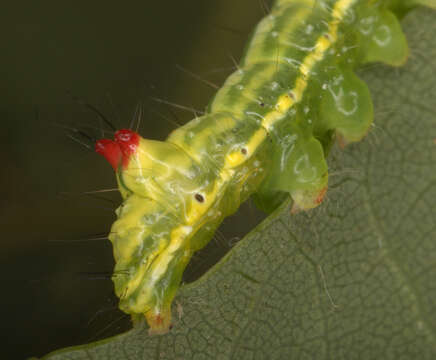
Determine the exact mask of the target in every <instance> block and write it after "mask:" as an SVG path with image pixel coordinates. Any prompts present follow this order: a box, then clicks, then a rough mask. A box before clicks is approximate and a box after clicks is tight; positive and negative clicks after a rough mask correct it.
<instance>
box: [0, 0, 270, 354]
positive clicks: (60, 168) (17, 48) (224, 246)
mask: <svg viewBox="0 0 436 360" xmlns="http://www.w3.org/2000/svg"><path fill="white" fill-rule="evenodd" d="M265 3H269V1H266V2H265V1H263V0H260V1H258V0H238V1H234V0H213V1H204V0H186V1H175V0H172V1H159V2H154V1H144V0H143V1H129V2H127V3H122V2H119V1H116V2H115V1H104V2H103V1H96V2H84V1H83V2H81V1H75V2H69V1H62V2H59V1H53V0H51V1H38V2H16V3H9V4H8V5H7V6H4V7H3V10H2V14H1V15H0V21H1V23H2V25H3V30H2V32H1V34H0V44H1V48H2V51H1V57H0V69H1V70H0V71H1V80H0V83H1V90H0V91H1V94H0V99H1V100H0V109H1V110H0V111H1V113H0V124H1V143H0V149H1V150H0V151H1V154H2V159H3V166H2V170H1V172H2V176H1V178H0V181H1V189H2V190H1V191H2V193H1V197H0V212H1V213H0V216H1V224H2V237H1V245H2V251H1V255H0V256H1V262H0V266H1V271H0V274H1V275H0V276H1V278H0V279H1V284H2V296H1V300H0V301H1V304H0V311H1V321H2V326H1V329H2V332H3V334H1V338H2V340H3V341H2V343H3V346H2V348H1V350H0V353H1V356H0V357H1V358H2V359H24V358H26V357H29V356H41V355H44V354H46V353H48V352H50V351H53V350H55V349H58V348H61V347H65V346H70V345H77V344H81V343H85V342H89V341H94V340H97V339H101V338H105V337H108V336H110V335H114V334H117V333H119V332H122V331H124V330H126V329H128V328H129V326H130V323H129V319H128V317H127V316H125V315H123V314H122V313H121V312H119V311H118V310H116V308H117V299H116V298H115V297H114V295H113V292H112V282H111V280H110V274H111V271H112V267H113V260H112V252H111V251H112V250H111V246H110V243H109V242H108V241H107V240H91V238H95V237H99V236H104V235H105V234H106V233H107V232H108V231H109V229H110V226H111V223H112V222H113V220H114V218H115V217H114V213H113V210H114V209H115V207H116V206H117V205H118V204H119V201H120V198H119V197H118V195H117V194H116V193H102V194H95V195H92V196H91V195H87V194H84V192H86V191H91V190H101V189H108V188H113V187H114V186H115V179H114V176H113V173H112V170H111V168H110V166H109V165H108V164H107V163H106V162H105V161H103V159H102V158H100V157H99V156H97V155H96V154H95V153H93V152H92V151H89V150H88V149H87V148H86V146H84V145H81V144H79V142H77V141H74V140H72V139H71V138H69V137H68V135H69V134H70V135H71V133H72V132H71V128H73V129H80V130H84V131H85V132H86V133H88V134H91V133H93V135H96V134H98V133H99V131H98V129H99V128H100V126H101V124H100V122H99V120H98V119H99V118H98V116H97V114H96V113H94V112H92V111H89V110H88V109H87V106H86V105H84V103H85V102H86V103H88V104H90V105H91V106H94V107H97V108H98V109H99V110H100V111H101V112H102V113H103V114H104V116H105V117H107V118H108V119H109V120H110V121H112V122H113V123H114V125H115V126H116V127H117V128H121V127H128V126H129V124H130V122H131V120H132V119H133V118H134V117H135V110H136V109H138V105H141V106H142V109H143V114H142V117H141V118H142V121H141V124H140V130H139V131H140V133H141V134H142V135H143V136H144V137H148V138H153V139H159V140H163V139H164V138H165V137H166V136H167V134H168V133H169V132H170V131H171V130H172V129H174V128H175V125H174V123H175V122H178V123H180V124H183V123H185V122H187V121H189V120H190V119H191V118H193V117H194V114H193V112H190V111H182V110H180V109H177V108H173V107H171V106H168V105H165V104H162V103H159V102H157V101H154V100H152V98H159V99H162V100H165V101H171V102H174V103H177V104H181V105H183V106H186V107H192V108H194V109H198V110H202V109H204V107H205V106H206V104H207V103H208V101H209V100H210V98H211V97H212V95H213V94H214V93H215V90H214V89H213V87H210V86H208V85H205V84H204V83H203V82H201V81H198V80H196V79H195V78H194V77H193V76H190V75H189V74H187V73H186V72H185V71H184V70H181V69H180V68H178V67H177V65H179V66H180V67H181V68H183V69H187V70H189V71H193V72H195V74H197V75H199V76H200V77H202V78H204V79H207V80H208V81H211V82H213V83H216V84H217V85H221V84H222V82H223V80H224V79H225V77H226V76H227V75H228V74H229V73H230V72H232V71H233V69H232V68H233V67H234V62H233V60H232V59H236V60H238V59H239V58H240V55H241V53H242V51H243V48H244V46H245V44H246V42H247V39H248V36H249V33H250V31H251V30H252V29H253V27H254V25H255V24H256V23H257V22H258V21H259V19H260V18H261V17H262V16H263V15H264V11H265V10H264V5H265ZM94 128H95V129H94ZM69 129H70V130H69ZM73 132H74V130H73ZM108 135H109V134H108ZM74 137H75V138H77V139H78V138H80V140H81V141H83V142H84V143H85V145H86V144H87V142H86V139H85V138H83V137H80V135H77V134H76V135H75V136H74ZM244 211H245V213H244V214H245V215H243V216H242V218H241V217H240V218H239V220H234V219H233V220H232V219H231V220H229V221H226V223H225V224H224V226H223V227H222V230H221V233H220V235H218V236H217V238H216V239H215V240H213V241H212V242H211V245H210V246H208V247H207V248H206V249H205V250H204V251H202V253H201V254H199V256H197V257H196V259H195V261H194V263H193V264H192V265H191V266H190V268H189V269H188V271H187V273H186V279H185V280H186V281H191V280H192V279H195V278H196V277H198V276H199V275H201V274H202V273H203V272H204V271H205V269H206V268H207V267H210V266H211V265H212V264H214V263H215V262H216V261H217V259H219V258H220V257H221V256H222V254H223V253H225V251H227V250H228V249H229V248H230V247H231V246H232V245H234V244H235V243H236V242H237V241H238V239H239V238H241V237H242V235H244V234H245V233H247V231H248V230H250V229H251V228H252V227H253V226H254V224H255V223H257V222H258V221H259V217H258V214H256V213H255V210H253V208H252V207H251V206H250V205H248V206H245V209H244Z"/></svg>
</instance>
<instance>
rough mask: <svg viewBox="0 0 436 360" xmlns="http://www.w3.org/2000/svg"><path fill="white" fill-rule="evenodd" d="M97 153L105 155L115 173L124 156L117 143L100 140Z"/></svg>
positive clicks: (96, 147) (96, 145)
mask: <svg viewBox="0 0 436 360" xmlns="http://www.w3.org/2000/svg"><path fill="white" fill-rule="evenodd" d="M95 151H96V152H97V153H98V154H101V155H103V156H104V157H105V158H106V160H107V161H108V162H109V164H111V166H112V167H113V168H114V170H115V171H117V170H118V166H119V165H120V162H121V159H122V155H123V154H122V152H121V148H120V146H119V145H118V144H117V143H116V142H115V141H113V140H109V139H100V140H98V141H97V142H96V143H95Z"/></svg>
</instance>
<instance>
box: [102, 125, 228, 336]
mask: <svg viewBox="0 0 436 360" xmlns="http://www.w3.org/2000/svg"><path fill="white" fill-rule="evenodd" d="M96 151H97V152H98V153H99V154H101V155H103V156H104V157H105V158H106V159H107V160H108V162H109V163H110V164H111V165H112V167H113V168H114V170H115V172H116V176H117V180H118V185H119V189H120V192H121V194H122V196H123V198H124V202H123V204H122V205H121V206H120V207H119V208H118V209H117V216H118V220H117V221H116V222H115V223H114V225H113V226H112V229H111V233H110V235H109V240H110V241H111V242H112V244H113V250H114V257H115V261H116V267H115V271H114V276H113V281H114V284H115V291H116V294H117V295H118V296H119V297H120V308H121V309H122V310H123V311H125V312H127V313H131V314H144V315H145V316H146V318H147V321H148V323H149V325H150V331H151V332H153V333H162V332H166V331H167V330H168V328H169V326H170V319H171V311H170V304H171V301H172V300H173V298H174V296H175V293H176V290H177V288H178V286H179V283H180V281H181V277H182V274H183V270H184V269H185V267H186V265H187V263H188V262H189V259H190V258H191V256H192V253H193V252H194V251H195V250H197V249H198V248H199V247H202V245H203V241H205V240H206V242H207V240H208V237H209V236H212V234H213V231H214V230H215V228H216V227H217V226H218V224H219V223H220V222H221V220H222V217H223V214H222V213H221V212H220V211H216V210H214V209H216V206H215V204H216V202H215V200H216V198H217V197H216V196H215V197H214V198H212V196H209V195H210V194H213V190H214V187H216V184H215V185H214V184H213V181H210V178H209V177H212V176H213V175H212V174H208V172H207V171H205V170H204V169H203V168H201V165H199V164H197V163H196V162H195V161H193V160H192V159H191V157H189V156H188V155H187V154H186V153H185V152H184V151H183V150H181V149H180V148H179V147H177V146H176V145H173V144H171V143H169V142H160V141H153V140H147V139H144V138H142V137H141V136H140V135H138V134H137V133H135V132H133V131H131V130H119V131H117V132H116V134H115V137H114V140H109V139H101V140H99V141H98V142H97V143H96ZM214 199H215V200H214ZM211 209H212V210H211ZM205 232H207V233H205ZM198 239H201V241H200V242H199V240H198Z"/></svg>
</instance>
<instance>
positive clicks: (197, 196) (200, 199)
mask: <svg viewBox="0 0 436 360" xmlns="http://www.w3.org/2000/svg"><path fill="white" fill-rule="evenodd" d="M194 197H195V200H197V201H198V202H199V203H203V202H204V197H203V195H201V194H199V193H197V194H195V196H194Z"/></svg>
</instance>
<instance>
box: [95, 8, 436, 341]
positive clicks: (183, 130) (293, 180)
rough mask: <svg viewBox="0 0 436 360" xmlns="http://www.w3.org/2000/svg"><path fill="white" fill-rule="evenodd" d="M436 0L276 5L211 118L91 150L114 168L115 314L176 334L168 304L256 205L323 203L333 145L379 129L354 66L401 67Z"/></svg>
mask: <svg viewBox="0 0 436 360" xmlns="http://www.w3.org/2000/svg"><path fill="white" fill-rule="evenodd" d="M419 4H421V5H427V6H430V7H433V8H436V0H403V1H402V0H385V1H381V0H276V1H275V4H274V6H273V7H272V9H271V13H270V14H269V15H268V16H266V17H265V18H264V19H263V20H262V21H261V22H260V23H259V24H258V26H257V27H256V29H255V31H254V33H253V36H252V38H251V40H250V42H249V45H248V47H247V49H246V52H245V55H244V56H243V59H242V61H241V63H240V66H239V68H238V70H237V71H235V72H234V73H233V74H232V75H231V76H230V77H229V78H228V79H227V80H226V82H225V84H224V85H223V86H222V88H221V89H220V90H219V91H218V93H217V94H216V95H215V97H214V99H213V101H212V102H211V103H210V105H209V106H208V109H207V112H206V114H205V115H204V116H202V117H199V118H196V119H194V120H192V121H191V122H189V123H188V124H186V125H184V126H182V127H180V128H179V129H177V130H175V131H174V132H173V133H172V134H170V136H169V137H168V139H167V140H166V141H165V142H160V141H152V140H146V139H143V138H142V137H140V136H139V135H138V134H137V133H135V132H133V131H131V130H119V131H118V132H116V134H115V139H114V140H108V139H101V140H99V141H97V143H96V151H97V152H98V153H100V154H102V155H103V156H105V158H106V159H107V160H108V161H109V162H110V164H111V165H112V167H113V168H114V170H115V173H116V178H117V181H118V186H119V190H120V192H121V195H122V197H123V200H124V202H123V204H122V205H121V206H120V207H119V208H118V209H117V211H116V213H117V216H118V220H117V221H116V222H115V223H114V224H113V226H112V229H111V233H110V235H109V239H110V241H111V242H112V244H113V250H114V257H115V261H116V266H115V271H114V276H113V281H114V284H115V291H116V294H117V296H118V297H119V298H120V305H119V306H120V309H121V310H123V311H125V312H126V313H129V314H144V315H145V317H146V319H147V321H148V324H149V326H150V333H153V334H158V333H160V334H162V333H165V332H167V331H168V329H169V327H170V325H171V302H172V300H173V298H174V296H175V294H176V291H177V289H178V287H179V284H180V281H181V277H182V274H183V271H184V269H185V267H186V265H187V264H188V262H189V260H190V258H191V257H192V255H193V253H194V252H195V251H197V250H199V249H201V248H202V247H204V246H205V245H206V244H207V243H208V242H209V240H210V239H211V238H212V236H213V234H214V232H215V230H216V228H217V227H218V226H219V225H220V223H221V222H222V220H223V219H224V218H225V217H227V216H229V215H230V214H232V213H234V212H235V211H236V210H237V209H238V207H239V205H240V204H241V203H242V202H243V201H245V200H246V199H247V198H248V197H250V196H253V198H254V199H255V202H256V203H257V205H258V206H259V207H260V208H261V209H263V210H265V211H272V210H273V209H274V208H276V207H277V206H278V204H280V203H281V202H282V201H283V200H284V199H285V198H286V197H288V196H289V195H290V196H291V197H292V199H293V201H294V206H293V211H298V210H307V209H310V208H313V207H316V206H318V205H319V204H320V203H321V202H322V200H323V197H324V194H325V192H326V190H327V182H328V171H327V163H326V159H325V158H326V154H327V153H328V151H329V148H330V147H331V145H332V143H333V142H334V140H335V139H339V141H340V142H341V143H342V144H347V143H350V142H355V141H359V140H360V139H362V138H363V137H364V136H365V135H366V133H367V132H368V130H369V127H370V125H371V124H372V121H373V106H372V101H371V97H370V94H369V91H368V88H367V86H366V84H365V83H364V82H363V81H361V80H360V79H359V78H358V77H357V76H356V75H355V73H354V69H355V68H356V67H358V66H361V65H363V64H366V63H370V62H382V63H385V64H388V65H392V66H399V65H402V64H403V63H404V62H405V61H406V59H407V56H408V53H409V51H408V46H407V43H406V39H405V37H404V34H403V32H402V30H401V27H400V23H399V20H398V19H399V18H401V16H403V15H404V14H405V13H406V12H407V11H409V10H410V9H411V8H413V7H414V6H416V5H419Z"/></svg>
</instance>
